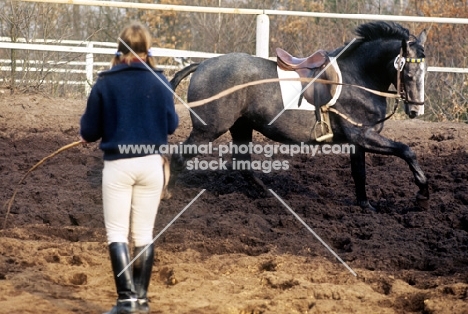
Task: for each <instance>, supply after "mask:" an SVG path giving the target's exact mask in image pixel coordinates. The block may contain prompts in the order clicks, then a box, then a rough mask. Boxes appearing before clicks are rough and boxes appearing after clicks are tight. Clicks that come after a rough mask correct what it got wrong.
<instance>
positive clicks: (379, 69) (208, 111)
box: [171, 22, 429, 210]
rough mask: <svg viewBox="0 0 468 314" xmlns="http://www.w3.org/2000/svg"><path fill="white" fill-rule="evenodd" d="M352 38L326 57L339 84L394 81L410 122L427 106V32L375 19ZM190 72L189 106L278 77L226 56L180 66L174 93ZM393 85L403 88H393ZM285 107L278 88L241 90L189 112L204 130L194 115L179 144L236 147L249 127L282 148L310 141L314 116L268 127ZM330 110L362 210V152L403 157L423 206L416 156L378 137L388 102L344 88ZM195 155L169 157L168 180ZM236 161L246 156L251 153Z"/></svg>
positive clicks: (272, 65) (287, 116)
mask: <svg viewBox="0 0 468 314" xmlns="http://www.w3.org/2000/svg"><path fill="white" fill-rule="evenodd" d="M356 34H357V35H358V39H357V40H356V41H355V42H354V43H352V44H351V45H350V46H349V48H348V49H346V51H343V50H344V48H345V47H341V48H338V49H336V50H334V51H331V52H328V55H329V56H331V57H334V56H339V57H338V58H337V63H338V65H339V68H340V70H341V74H342V79H343V82H344V83H348V84H355V85H360V86H363V87H366V88H370V89H373V90H377V91H388V90H389V87H390V85H392V84H393V85H394V86H395V87H396V86H400V87H401V90H402V95H403V97H404V104H405V111H406V113H407V114H408V115H409V117H410V118H414V117H415V116H416V113H417V112H418V110H419V109H420V108H419V107H420V106H422V105H424V75H425V71H426V68H425V64H424V62H421V60H422V61H423V60H424V59H423V58H424V43H425V41H426V32H425V31H423V32H421V34H420V35H419V36H418V37H415V36H413V35H410V33H409V31H408V30H407V29H406V28H403V27H402V26H401V25H399V24H396V23H384V22H372V23H367V24H363V25H360V26H359V27H357V29H356ZM342 52H343V53H342ZM400 53H402V55H403V57H404V58H405V60H408V61H409V62H406V64H404V65H402V67H401V68H400V69H401V75H400V76H398V73H397V72H398V71H397V68H398V66H396V65H395V59H396V57H397V56H399V55H400ZM408 58H413V60H414V59H415V58H417V60H420V63H411V61H410V60H411V59H408ZM399 60H400V59H399ZM296 61H297V60H296ZM190 73H194V74H193V75H192V78H191V81H190V86H189V89H188V96H187V97H188V101H189V102H194V101H197V100H201V99H206V98H209V97H211V96H213V95H216V94H218V93H220V92H222V91H223V90H226V89H228V88H230V87H232V86H235V85H239V84H243V83H247V82H251V81H256V80H261V79H268V78H278V74H277V63H276V62H274V61H270V60H267V59H262V58H258V57H253V56H251V55H247V54H243V53H231V54H227V55H223V56H220V57H216V58H212V59H208V60H206V61H203V62H201V63H200V64H194V65H190V66H188V67H186V68H185V69H182V70H181V71H179V72H178V73H176V75H175V76H174V78H173V79H172V81H171V84H172V86H173V88H174V90H175V88H176V87H177V85H178V84H179V83H180V81H181V80H182V79H183V78H185V77H186V76H188V75H189V74H190ZM398 80H400V82H401V84H398V82H397V81H398ZM304 96H305V97H306V98H307V93H304ZM309 102H310V101H309ZM283 108H284V105H283V102H282V98H281V92H280V87H279V84H278V83H269V84H262V85H256V86H250V87H247V88H244V89H242V90H239V91H237V92H235V93H232V94H230V95H228V96H225V97H223V98H220V99H218V100H214V101H212V102H210V103H208V104H206V105H203V106H199V107H196V108H193V110H194V112H195V113H196V114H197V115H198V116H199V117H200V118H201V119H202V120H203V121H205V122H206V124H207V125H204V124H203V123H202V122H201V121H200V120H199V119H198V118H197V117H195V116H194V115H193V114H192V115H191V118H192V124H193V130H192V132H191V133H190V136H189V138H188V139H187V140H186V141H185V142H184V143H185V144H200V143H207V142H211V141H213V140H215V139H216V138H218V137H219V136H220V135H222V134H223V133H225V132H227V131H228V130H229V131H230V133H231V135H232V140H233V144H237V145H240V144H245V143H249V142H251V141H252V131H253V130H257V131H259V132H260V133H262V134H263V135H265V136H266V137H268V138H270V139H272V140H274V141H277V142H280V143H301V142H304V143H311V142H313V140H311V130H312V129H313V128H314V125H315V121H316V117H315V114H314V112H313V111H303V110H286V111H284V112H283V113H282V114H281V115H280V116H279V117H278V118H277V120H276V121H274V123H271V124H270V122H271V121H272V120H273V119H274V118H275V117H276V116H277V115H278V113H280V112H281V111H282V110H283ZM333 108H334V109H336V110H337V111H338V112H340V113H341V114H342V115H338V114H335V113H330V124H331V128H332V130H333V134H334V136H333V142H334V143H351V144H354V145H355V152H354V153H353V154H351V171H352V177H353V179H354V183H355V188H356V197H357V202H358V204H359V205H360V206H361V207H362V208H368V209H371V210H374V208H373V207H372V206H371V205H370V204H369V201H368V198H367V195H366V190H365V184H366V168H365V153H366V152H370V153H376V154H384V155H394V156H397V157H400V158H402V159H403V160H405V161H406V163H407V164H408V166H409V168H410V170H411V171H412V172H413V175H414V178H415V181H416V185H417V186H418V187H419V191H418V193H417V200H418V202H419V204H420V205H427V200H428V199H429V190H428V183H427V180H426V177H425V175H424V173H423V171H422V170H421V168H420V166H419V165H418V162H417V161H416V156H415V154H414V152H413V151H412V150H411V149H410V148H409V147H408V146H407V145H405V144H403V143H400V142H395V141H392V140H390V139H388V138H386V137H384V136H382V135H380V134H379V133H380V131H381V130H382V128H383V122H381V121H382V120H383V119H384V118H385V115H386V108H387V102H386V99H385V98H384V97H382V96H380V95H376V94H373V93H370V92H368V91H365V90H362V89H359V88H356V87H351V86H343V88H342V92H341V95H340V97H339V99H338V100H337V102H336V104H335V105H334V106H333ZM344 116H346V117H349V118H350V119H351V120H353V121H355V122H357V123H362V124H363V126H358V125H357V124H356V123H352V122H350V121H349V120H347V119H345V118H343V117H344ZM193 156H194V155H193V154H192V155H190V154H186V155H184V154H177V155H173V156H172V159H171V170H172V171H173V173H172V175H173V176H174V177H173V178H176V176H177V172H178V171H181V170H182V169H183V166H184V164H185V162H186V160H187V159H188V158H191V157H193ZM233 157H234V156H233ZM235 157H236V158H243V159H249V158H250V155H247V156H246V155H242V156H235Z"/></svg>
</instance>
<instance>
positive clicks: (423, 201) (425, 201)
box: [416, 192, 429, 210]
mask: <svg viewBox="0 0 468 314" xmlns="http://www.w3.org/2000/svg"><path fill="white" fill-rule="evenodd" d="M416 203H417V204H418V206H419V207H421V208H422V209H424V210H427V209H429V197H428V196H424V195H422V194H421V193H419V192H418V193H417V194H416Z"/></svg>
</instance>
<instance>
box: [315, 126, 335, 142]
mask: <svg viewBox="0 0 468 314" xmlns="http://www.w3.org/2000/svg"><path fill="white" fill-rule="evenodd" d="M318 126H320V129H321V132H320V134H322V135H321V136H319V137H317V127H318ZM314 136H315V140H316V141H317V142H323V141H326V140H329V139H331V138H332V137H333V132H332V131H331V128H330V125H329V124H328V123H326V122H325V121H316V122H315V125H314Z"/></svg>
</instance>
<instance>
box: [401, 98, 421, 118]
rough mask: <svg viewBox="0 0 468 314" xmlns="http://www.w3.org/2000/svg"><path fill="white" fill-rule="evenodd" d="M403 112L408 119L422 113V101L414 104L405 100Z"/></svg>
mask: <svg viewBox="0 0 468 314" xmlns="http://www.w3.org/2000/svg"><path fill="white" fill-rule="evenodd" d="M405 113H406V114H407V115H408V117H409V118H410V119H414V118H416V117H417V116H419V115H422V114H424V103H421V104H417V105H414V104H411V103H408V102H405Z"/></svg>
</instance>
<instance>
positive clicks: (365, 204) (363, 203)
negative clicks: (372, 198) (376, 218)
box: [358, 201, 377, 212]
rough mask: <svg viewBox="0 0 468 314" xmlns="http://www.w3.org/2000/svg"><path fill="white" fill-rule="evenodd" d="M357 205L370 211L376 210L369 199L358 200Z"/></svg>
mask: <svg viewBox="0 0 468 314" xmlns="http://www.w3.org/2000/svg"><path fill="white" fill-rule="evenodd" d="M358 204H359V206H361V208H362V209H364V210H369V211H372V212H377V209H375V207H374V206H372V205H371V204H370V203H369V201H360V202H358Z"/></svg>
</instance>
